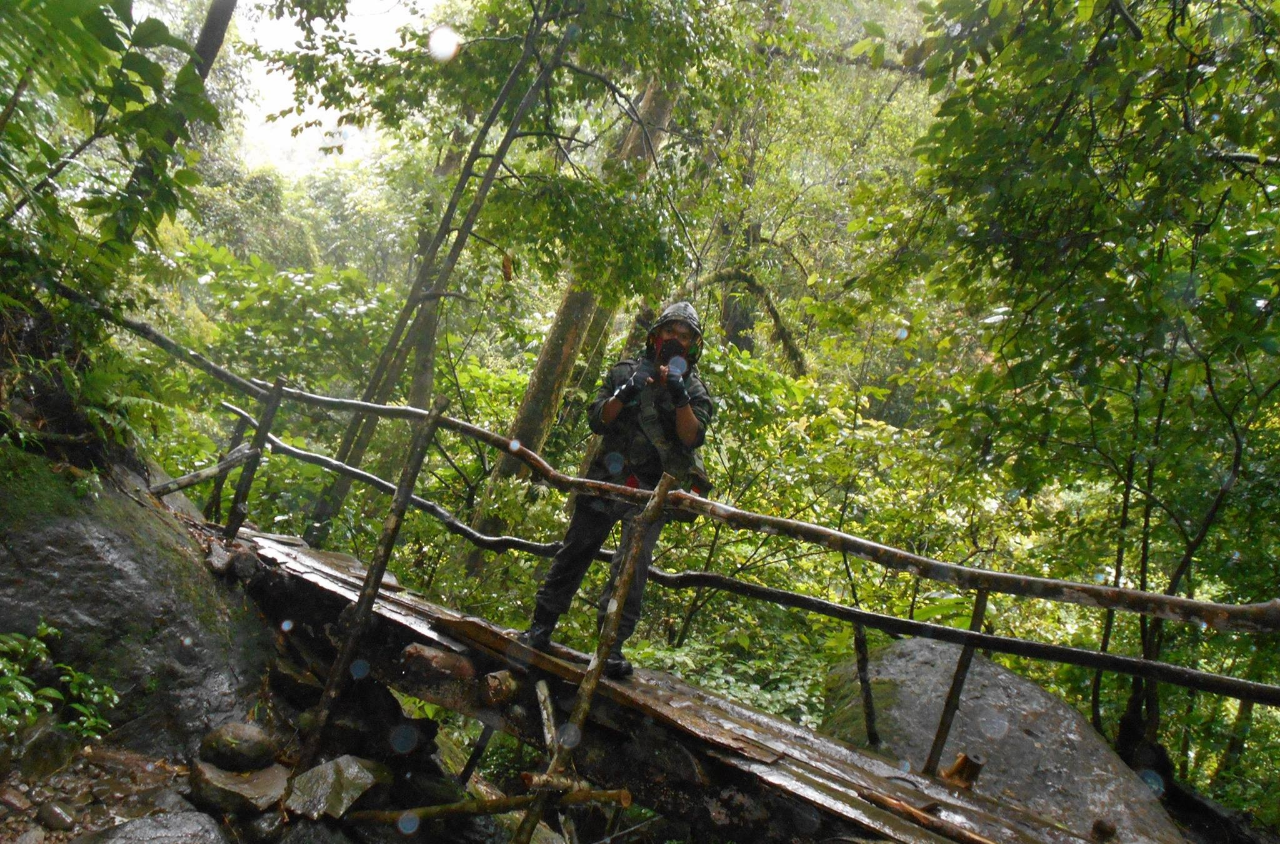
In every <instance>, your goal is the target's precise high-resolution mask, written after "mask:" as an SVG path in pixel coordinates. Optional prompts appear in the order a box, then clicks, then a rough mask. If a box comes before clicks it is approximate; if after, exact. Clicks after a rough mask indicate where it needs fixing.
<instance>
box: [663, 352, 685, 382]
mask: <svg viewBox="0 0 1280 844" xmlns="http://www.w3.org/2000/svg"><path fill="white" fill-rule="evenodd" d="M667 371H668V372H670V373H671V374H672V375H675V376H676V377H677V378H678V377H680V376H681V375H684V374H685V373H686V372H688V371H689V361H687V360H685V359H684V358H682V357H680V356H679V355H677V356H676V357H673V358H672V359H671V363H669V364H667Z"/></svg>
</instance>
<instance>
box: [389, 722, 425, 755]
mask: <svg viewBox="0 0 1280 844" xmlns="http://www.w3.org/2000/svg"><path fill="white" fill-rule="evenodd" d="M417 746H418V728H417V727H415V726H413V725H412V724H401V725H400V726H398V727H396V728H395V729H394V730H392V731H391V749H392V750H394V751H395V752H396V753H400V754H404V753H411V752H413V749H414V748H415V747H417Z"/></svg>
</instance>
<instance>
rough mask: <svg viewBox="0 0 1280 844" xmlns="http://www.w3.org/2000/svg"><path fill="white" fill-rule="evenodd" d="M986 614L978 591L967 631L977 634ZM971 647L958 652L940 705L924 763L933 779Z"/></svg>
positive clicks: (983, 594)
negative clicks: (954, 666)
mask: <svg viewBox="0 0 1280 844" xmlns="http://www.w3.org/2000/svg"><path fill="white" fill-rule="evenodd" d="M986 614H987V592H986V590H985V589H984V590H980V591H979V592H978V597H977V598H975V599H974V601H973V615H972V616H971V617H970V618H969V629H970V630H971V631H973V632H974V633H977V632H978V631H979V630H981V629H982V619H983V617H984V616H985V615H986ZM974 650H975V648H974V646H973V645H965V646H964V650H962V651H960V659H958V660H956V673H955V676H954V677H952V678H951V689H950V691H948V692H947V700H946V702H945V703H943V704H942V718H941V720H940V721H939V722H938V733H937V735H935V736H934V737H933V747H931V748H930V749H929V758H928V759H926V760H925V763H924V770H923V771H922V773H924V774H925V775H927V776H931V777H935V776H937V775H938V762H940V761H941V760H942V746H943V745H945V744H946V743H947V736H948V735H950V733H951V722H952V721H953V720H954V719H955V717H956V710H957V709H959V708H960V693H961V692H962V691H964V681H965V678H966V677H967V676H968V675H969V664H970V663H971V662H973V652H974Z"/></svg>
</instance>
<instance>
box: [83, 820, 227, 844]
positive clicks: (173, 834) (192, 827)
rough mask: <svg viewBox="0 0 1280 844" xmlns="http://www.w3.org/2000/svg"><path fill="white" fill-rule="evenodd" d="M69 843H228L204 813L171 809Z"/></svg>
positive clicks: (215, 822) (214, 822)
mask: <svg viewBox="0 0 1280 844" xmlns="http://www.w3.org/2000/svg"><path fill="white" fill-rule="evenodd" d="M72 844H231V842H230V839H228V838H227V836H226V834H225V833H224V832H223V831H222V827H220V826H218V822H217V821H215V820H214V819H213V818H211V817H209V816H208V815H206V814H204V813H203V812H173V813H168V814H163V815H152V816H151V817H149V818H139V819H138V820H134V821H128V822H126V823H122V824H120V825H119V826H113V827H112V828H111V829H104V830H102V831H101V832H95V833H91V834H89V835H82V836H80V837H79V838H76V839H74V841H72Z"/></svg>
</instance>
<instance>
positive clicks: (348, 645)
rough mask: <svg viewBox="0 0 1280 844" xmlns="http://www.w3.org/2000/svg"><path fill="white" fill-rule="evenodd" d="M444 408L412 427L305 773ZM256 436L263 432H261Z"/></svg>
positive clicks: (305, 757) (305, 754) (440, 404)
mask: <svg viewBox="0 0 1280 844" xmlns="http://www.w3.org/2000/svg"><path fill="white" fill-rule="evenodd" d="M447 406H448V401H447V400H445V399H444V398H443V397H441V398H440V399H438V400H437V401H436V406H435V407H434V408H433V409H432V410H431V415H430V416H428V417H427V418H426V419H425V420H422V421H420V422H418V424H417V425H415V426H414V432H413V440H412V442H411V443H410V445H409V454H408V456H407V460H406V462H405V465H404V471H403V472H401V474H400V483H399V485H398V486H397V487H396V493H395V497H394V498H393V499H392V501H391V512H390V513H388V514H387V518H386V521H385V522H384V523H383V525H382V536H381V538H379V540H378V548H377V551H376V552H375V554H374V558H373V562H372V563H371V564H370V565H369V573H368V574H366V575H365V578H364V585H363V586H361V588H360V597H359V599H358V600H357V601H356V609H355V616H354V618H353V619H352V621H351V626H350V628H349V630H348V632H347V637H346V640H345V641H344V642H343V643H342V648H341V650H339V651H338V656H337V658H336V659H335V660H334V661H333V667H332V668H330V669H329V677H328V680H327V681H326V682H325V687H324V693H323V694H322V695H321V696H320V703H319V704H317V712H316V723H315V728H314V731H313V732H312V733H311V736H310V737H309V738H308V739H307V742H306V744H305V745H304V746H303V749H302V756H301V758H300V759H299V760H298V768H299V769H300V770H306V769H307V768H309V767H310V766H311V763H312V762H313V761H314V760H315V757H316V753H317V751H319V749H320V739H321V738H322V736H323V734H324V728H325V725H326V723H327V722H328V720H329V713H330V711H331V710H332V709H333V704H334V702H335V701H336V700H337V699H338V695H339V694H341V693H342V690H343V689H344V688H345V687H346V682H347V672H348V671H349V670H350V668H351V663H352V662H353V661H354V659H355V654H356V650H357V649H358V648H359V646H360V641H361V639H363V638H364V634H365V631H366V629H367V628H368V627H369V622H370V618H371V617H372V615H373V603H374V600H375V599H376V598H377V597H378V589H379V588H380V587H381V586H382V576H383V575H384V574H385V573H386V571H387V563H388V562H390V561H391V553H392V551H394V550H395V545H396V537H397V536H399V534H400V525H401V523H402V522H403V521H404V514H405V512H406V511H407V510H408V509H409V499H410V497H411V496H412V495H413V486H414V484H415V483H417V481H418V473H419V472H420V471H421V470H422V461H423V459H424V458H425V457H426V455H427V446H428V445H430V443H431V440H432V439H433V438H434V437H435V434H436V429H437V428H438V427H439V419H440V416H441V414H443V413H444V409H445V407H447ZM259 433H262V432H261V431H260V432H259Z"/></svg>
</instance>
